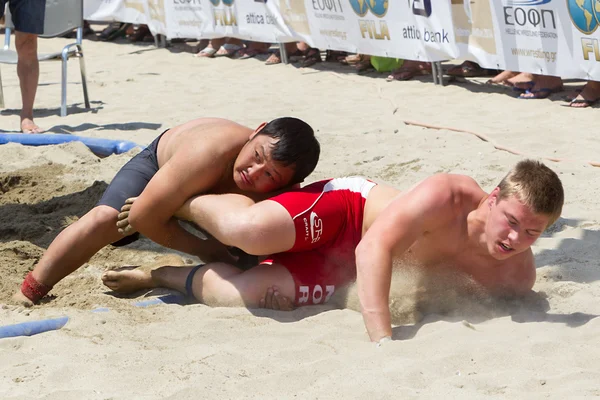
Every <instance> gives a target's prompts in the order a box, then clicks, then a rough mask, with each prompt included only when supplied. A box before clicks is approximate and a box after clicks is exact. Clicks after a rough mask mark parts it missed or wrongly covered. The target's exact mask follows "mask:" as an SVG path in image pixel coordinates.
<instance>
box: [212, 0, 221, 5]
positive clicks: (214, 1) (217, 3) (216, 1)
mask: <svg viewBox="0 0 600 400" xmlns="http://www.w3.org/2000/svg"><path fill="white" fill-rule="evenodd" d="M210 2H211V3H212V5H213V6H215V7H216V6H218V5H219V3H220V2H221V0H210Z"/></svg>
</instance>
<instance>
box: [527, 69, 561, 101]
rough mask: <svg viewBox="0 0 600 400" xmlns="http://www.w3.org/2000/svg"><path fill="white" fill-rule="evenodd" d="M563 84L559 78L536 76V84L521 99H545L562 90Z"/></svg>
mask: <svg viewBox="0 0 600 400" xmlns="http://www.w3.org/2000/svg"><path fill="white" fill-rule="evenodd" d="M562 87H563V82H562V79H561V78H560V77H559V76H550V75H535V84H534V85H533V86H532V87H531V89H529V93H524V94H522V95H521V96H520V97H521V98H531V99H545V98H546V97H548V96H549V95H550V94H552V93H555V92H558V91H560V90H562Z"/></svg>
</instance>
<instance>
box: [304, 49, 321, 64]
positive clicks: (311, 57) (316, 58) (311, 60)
mask: <svg viewBox="0 0 600 400" xmlns="http://www.w3.org/2000/svg"><path fill="white" fill-rule="evenodd" d="M321 61H323V60H321V52H320V51H319V49H315V48H314V47H311V48H310V49H308V50H306V55H305V56H304V60H302V62H301V63H300V68H306V67H310V66H312V65H315V64H316V63H318V62H321Z"/></svg>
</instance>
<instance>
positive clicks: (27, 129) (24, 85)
mask: <svg viewBox="0 0 600 400" xmlns="http://www.w3.org/2000/svg"><path fill="white" fill-rule="evenodd" d="M15 46H16V48H17V54H18V56H19V61H18V63H17V75H19V83H20V85H21V100H22V103H23V107H22V108H21V131H22V132H23V133H40V132H43V131H42V130H41V129H40V127H39V126H37V125H36V124H35V123H34V122H33V103H34V101H35V93H36V91H37V86H38V80H39V77H40V66H39V62H38V59H37V35H34V34H31V33H23V32H16V34H15Z"/></svg>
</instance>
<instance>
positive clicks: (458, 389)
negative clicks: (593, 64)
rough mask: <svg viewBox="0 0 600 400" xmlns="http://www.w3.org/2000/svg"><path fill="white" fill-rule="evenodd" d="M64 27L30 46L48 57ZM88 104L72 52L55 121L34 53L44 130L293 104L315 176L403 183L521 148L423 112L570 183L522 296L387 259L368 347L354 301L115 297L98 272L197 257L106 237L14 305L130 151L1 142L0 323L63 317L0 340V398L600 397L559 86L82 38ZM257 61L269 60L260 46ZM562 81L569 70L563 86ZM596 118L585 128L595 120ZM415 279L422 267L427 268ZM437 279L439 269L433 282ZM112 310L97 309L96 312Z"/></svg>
mask: <svg viewBox="0 0 600 400" xmlns="http://www.w3.org/2000/svg"><path fill="white" fill-rule="evenodd" d="M64 43H67V40H65V39H51V40H42V41H40V49H41V51H44V50H49V49H53V48H56V47H60V46H61V45H63V44H64ZM84 48H85V52H86V67H87V71H88V85H89V93H90V99H91V101H92V109H91V110H85V109H83V107H82V103H83V96H82V93H81V85H80V83H79V77H78V68H77V61H74V60H73V61H70V63H69V68H70V70H69V75H68V76H69V78H68V81H69V85H68V104H69V115H68V116H67V117H66V118H61V117H59V116H58V111H59V105H60V84H59V83H60V65H59V64H58V63H55V64H53V63H43V64H42V65H41V75H40V87H39V89H38V94H37V99H36V122H37V123H38V124H39V125H40V126H42V127H43V128H46V129H47V130H49V131H50V132H54V133H72V134H76V135H83V136H89V137H100V138H111V139H123V140H130V141H134V142H137V143H139V144H141V145H146V144H149V143H150V142H151V141H152V140H153V139H154V138H155V137H156V136H157V135H158V134H160V133H161V132H162V131H163V130H165V129H167V128H169V127H172V126H175V125H177V124H180V123H183V122H185V121H188V120H190V119H193V118H197V117H202V116H216V117H225V118H229V119H232V120H235V121H238V122H240V123H243V124H246V125H248V126H258V124H259V123H260V122H262V121H266V120H270V119H272V118H275V117H278V116H287V115H292V116H297V117H300V118H303V119H305V120H306V121H307V122H309V123H310V124H311V125H313V127H314V128H315V129H316V130H317V135H318V137H319V139H320V141H321V144H322V158H321V161H320V163H319V166H318V168H317V170H316V171H315V172H314V174H313V175H312V176H311V178H310V180H316V179H320V178H326V177H333V176H344V175H364V176H367V177H369V178H372V179H375V180H377V181H381V182H387V183H390V184H393V185H395V186H396V187H398V188H400V189H407V188H409V187H410V186H412V185H413V184H414V183H416V182H417V181H419V180H421V179H423V178H425V177H426V176H428V175H430V174H432V173H435V172H454V173H464V174H468V175H471V176H473V177H474V178H475V179H476V180H477V181H478V182H480V184H481V185H482V187H483V188H484V189H487V190H491V189H493V187H494V185H495V184H496V183H497V182H498V181H499V179H500V178H501V177H502V176H503V174H504V172H505V171H506V170H507V169H508V168H509V167H510V166H511V165H513V164H514V163H515V162H517V161H518V160H519V159H521V158H522V156H520V155H515V154H510V153H509V152H506V151H500V150H497V149H495V148H494V146H493V144H492V143H491V142H485V141H482V140H480V139H478V138H477V137H476V136H474V135H471V134H467V133H458V132H452V131H449V130H432V129H425V128H421V127H416V126H407V125H405V124H404V121H406V120H411V121H418V122H423V123H428V124H436V125H441V126H446V127H453V128H458V129H465V130H470V131H474V132H476V133H480V134H484V135H487V136H488V137H489V138H490V139H491V140H492V141H493V142H494V143H496V144H498V145H501V146H505V147H509V148H513V149H516V150H518V151H520V152H522V153H523V154H526V155H530V156H532V157H561V158H565V159H568V160H569V161H564V162H557V163H554V162H549V165H550V166H551V167H552V168H553V169H554V170H556V171H557V173H559V175H560V177H561V179H562V180H563V184H564V187H565V191H566V204H565V207H564V212H563V215H562V217H561V219H560V220H559V221H558V222H557V224H556V225H555V226H553V227H552V228H551V229H550V230H549V231H548V232H547V233H545V234H544V235H543V237H542V238H541V239H539V241H538V242H537V243H536V245H535V246H534V248H533V249H534V253H535V255H536V262H537V265H538V275H537V281H536V284H535V287H534V290H535V294H533V295H532V296H530V297H529V298H527V299H524V300H522V301H515V302H509V303H500V302H495V301H491V300H489V299H485V298H479V299H470V298H465V297H464V296H462V295H461V294H460V293H459V291H457V290H455V288H456V287H460V285H458V286H454V284H453V283H454V280H453V279H448V280H446V279H445V278H444V279H434V278H435V277H433V278H432V277H423V276H421V275H420V274H419V273H417V272H415V271H414V270H411V269H403V270H400V271H399V272H397V273H396V275H395V280H394V285H393V289H392V308H393V311H394V322H395V324H396V326H395V328H394V339H396V340H395V341H393V342H390V343H387V344H386V345H385V346H384V347H381V348H376V347H375V346H374V345H373V344H371V343H369V341H368V338H367V335H366V333H365V329H364V326H363V322H362V318H361V315H360V314H359V313H358V312H356V311H355V310H353V309H352V308H355V307H353V302H352V292H351V293H350V301H349V306H350V308H347V309H337V308H336V307H335V306H334V305H330V306H319V307H305V308H301V309H298V310H296V311H293V312H289V313H285V312H275V311H268V310H247V309H244V308H210V307H206V306H204V305H200V304H196V305H187V306H180V305H159V306H152V307H147V308H140V307H134V306H133V305H132V302H134V301H137V300H141V299H143V298H145V297H148V296H156V295H160V294H164V293H167V292H166V291H164V290H162V291H161V290H155V291H150V292H147V293H146V292H144V293H137V294H136V295H135V296H133V297H117V296H115V295H114V294H113V293H111V292H110V291H109V290H107V289H106V288H105V287H104V286H102V285H101V282H100V279H99V277H100V275H101V273H102V272H103V271H104V270H105V269H107V268H115V267H119V266H122V265H140V264H145V263H157V264H181V265H183V264H191V263H194V262H196V261H197V260H195V259H194V258H193V257H189V256H185V255H182V254H177V253H176V252H173V251H170V250H168V249H165V248H162V247H160V246H158V245H155V244H153V243H151V242H150V241H148V240H147V239H143V240H141V241H139V242H137V243H135V244H133V245H130V246H128V247H125V248H113V247H110V246H109V247H107V248H105V249H103V250H102V251H100V252H99V253H98V254H97V255H95V256H94V257H93V258H92V259H91V260H90V261H89V262H88V263H87V264H85V265H84V266H83V267H82V268H80V269H79V270H78V271H77V272H76V273H74V274H72V275H71V276H69V277H68V278H66V279H64V280H63V281H62V282H61V283H59V284H58V285H57V286H56V287H55V289H54V290H53V291H52V296H50V297H49V298H47V299H45V300H44V301H43V303H42V304H41V305H40V306H37V307H34V308H32V309H27V310H26V309H20V308H15V307H12V306H10V305H8V304H9V299H10V296H11V295H12V293H13V292H14V290H16V288H17V287H18V285H19V283H20V282H21V280H22V278H23V276H24V275H25V274H26V273H27V271H28V270H31V269H32V268H33V266H34V265H35V262H36V261H37V260H38V259H39V258H40V257H41V255H42V254H43V251H44V250H45V248H47V246H48V245H49V243H50V242H51V241H52V239H53V238H54V237H55V236H56V235H57V234H58V232H60V230H61V229H62V228H63V227H64V226H66V225H68V224H69V223H71V222H72V221H74V220H76V219H77V218H79V217H81V216H82V215H84V214H85V212H86V211H87V210H89V209H90V208H91V207H92V206H93V204H95V202H96V201H97V200H98V199H99V196H100V195H101V194H102V191H103V190H104V188H106V186H107V184H108V183H109V182H110V180H111V178H112V176H114V174H115V173H116V172H117V171H118V169H119V168H120V167H121V166H122V165H123V164H124V163H125V162H126V161H127V160H128V159H130V158H131V157H132V156H133V155H134V154H135V153H136V151H137V150H132V151H131V152H129V153H127V154H121V155H114V156H110V157H106V158H99V157H97V156H96V155H94V154H93V153H91V152H90V151H89V150H88V149H87V147H85V146H84V145H82V144H81V143H69V144H63V145H58V146H48V147H25V146H22V145H18V144H8V145H2V146H0V159H1V160H2V162H1V163H0V192H1V194H0V271H1V273H0V304H5V305H3V306H1V308H0V325H6V324H11V323H17V322H23V321H31V320H38V319H44V318H50V317H56V316H63V315H66V316H69V317H70V320H69V322H68V323H67V325H66V326H65V327H64V328H62V329H60V330H58V331H53V332H48V333H44V334H40V335H37V336H32V337H18V338H9V339H0V354H1V360H2V362H1V363H0V397H1V398H3V399H26V398H43V399H61V400H65V399H81V398H85V399H132V398H134V399H171V398H172V399H196V398H200V397H203V398H225V399H230V398H235V399H246V398H248V399H262V398H267V397H271V398H278V399H291V398H311V399H313V398H325V399H329V398H333V399H347V398H357V399H373V398H377V399H379V398H381V399H386V398H406V399H409V398H419V399H439V398H460V399H479V398H487V397H491V398H518V399H522V398H527V399H536V398H556V399H564V398H584V397H585V398H587V397H593V396H600V386H599V384H598V382H600V362H599V361H598V360H599V359H600V347H598V342H599V340H600V319H598V318H595V317H596V316H598V315H599V314H600V302H599V301H598V300H597V299H598V298H599V296H600V283H599V279H600V272H598V271H599V270H598V268H597V260H598V258H599V256H600V250H598V245H597V244H598V242H599V241H600V232H599V230H600V229H599V228H600V221H599V220H598V211H597V208H598V200H597V199H598V197H599V194H600V193H599V190H600V189H599V188H600V185H599V183H600V179H599V177H600V169H599V168H596V167H593V166H591V165H589V164H587V162H588V161H600V142H599V141H598V140H597V131H598V130H597V129H596V128H595V126H596V125H597V110H595V109H587V110H574V109H569V108H566V107H562V106H561V105H562V104H563V102H562V101H561V96H560V95H553V96H552V97H551V98H550V99H547V100H532V101H526V100H518V99H516V98H515V94H513V93H512V92H510V91H509V90H505V89H501V88H495V87H490V86H486V85H483V84H482V83H483V81H484V80H483V79H473V80H469V81H467V82H463V81H461V82H458V83H457V84H452V85H450V86H446V87H440V86H434V85H433V84H432V83H431V78H430V77H423V78H419V79H416V80H414V81H409V82H392V83H387V82H385V79H384V78H385V75H379V74H369V75H366V76H359V75H356V74H355V73H353V72H352V70H351V69H350V68H348V67H341V66H337V65H333V64H330V63H327V64H318V65H317V66H316V67H314V68H311V69H299V68H295V67H294V66H292V65H288V66H286V65H275V66H265V65H264V63H263V62H262V61H261V60H260V59H250V60H230V59H224V58H220V59H198V58H194V57H192V56H191V54H190V53H188V52H185V51H182V50H181V48H174V49H170V50H166V49H155V48H154V47H153V46H151V45H149V44H142V45H133V44H129V43H127V42H125V41H122V42H119V43H102V42H91V41H86V42H85V44H84ZM263 60H264V59H263ZM2 78H3V82H4V94H5V99H6V100H5V101H6V106H7V109H4V110H2V113H1V118H0V121H1V123H0V128H1V129H4V130H6V131H15V130H16V129H17V128H18V112H19V107H20V93H19V86H18V79H17V75H16V69H15V68H14V67H12V66H7V65H3V66H2ZM573 85H574V83H569V86H573ZM594 132H596V133H594ZM426 278H427V279H426ZM437 278H440V277H437ZM97 307H106V308H108V309H109V311H107V312H92V311H91V310H93V309H96V308H97Z"/></svg>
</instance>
